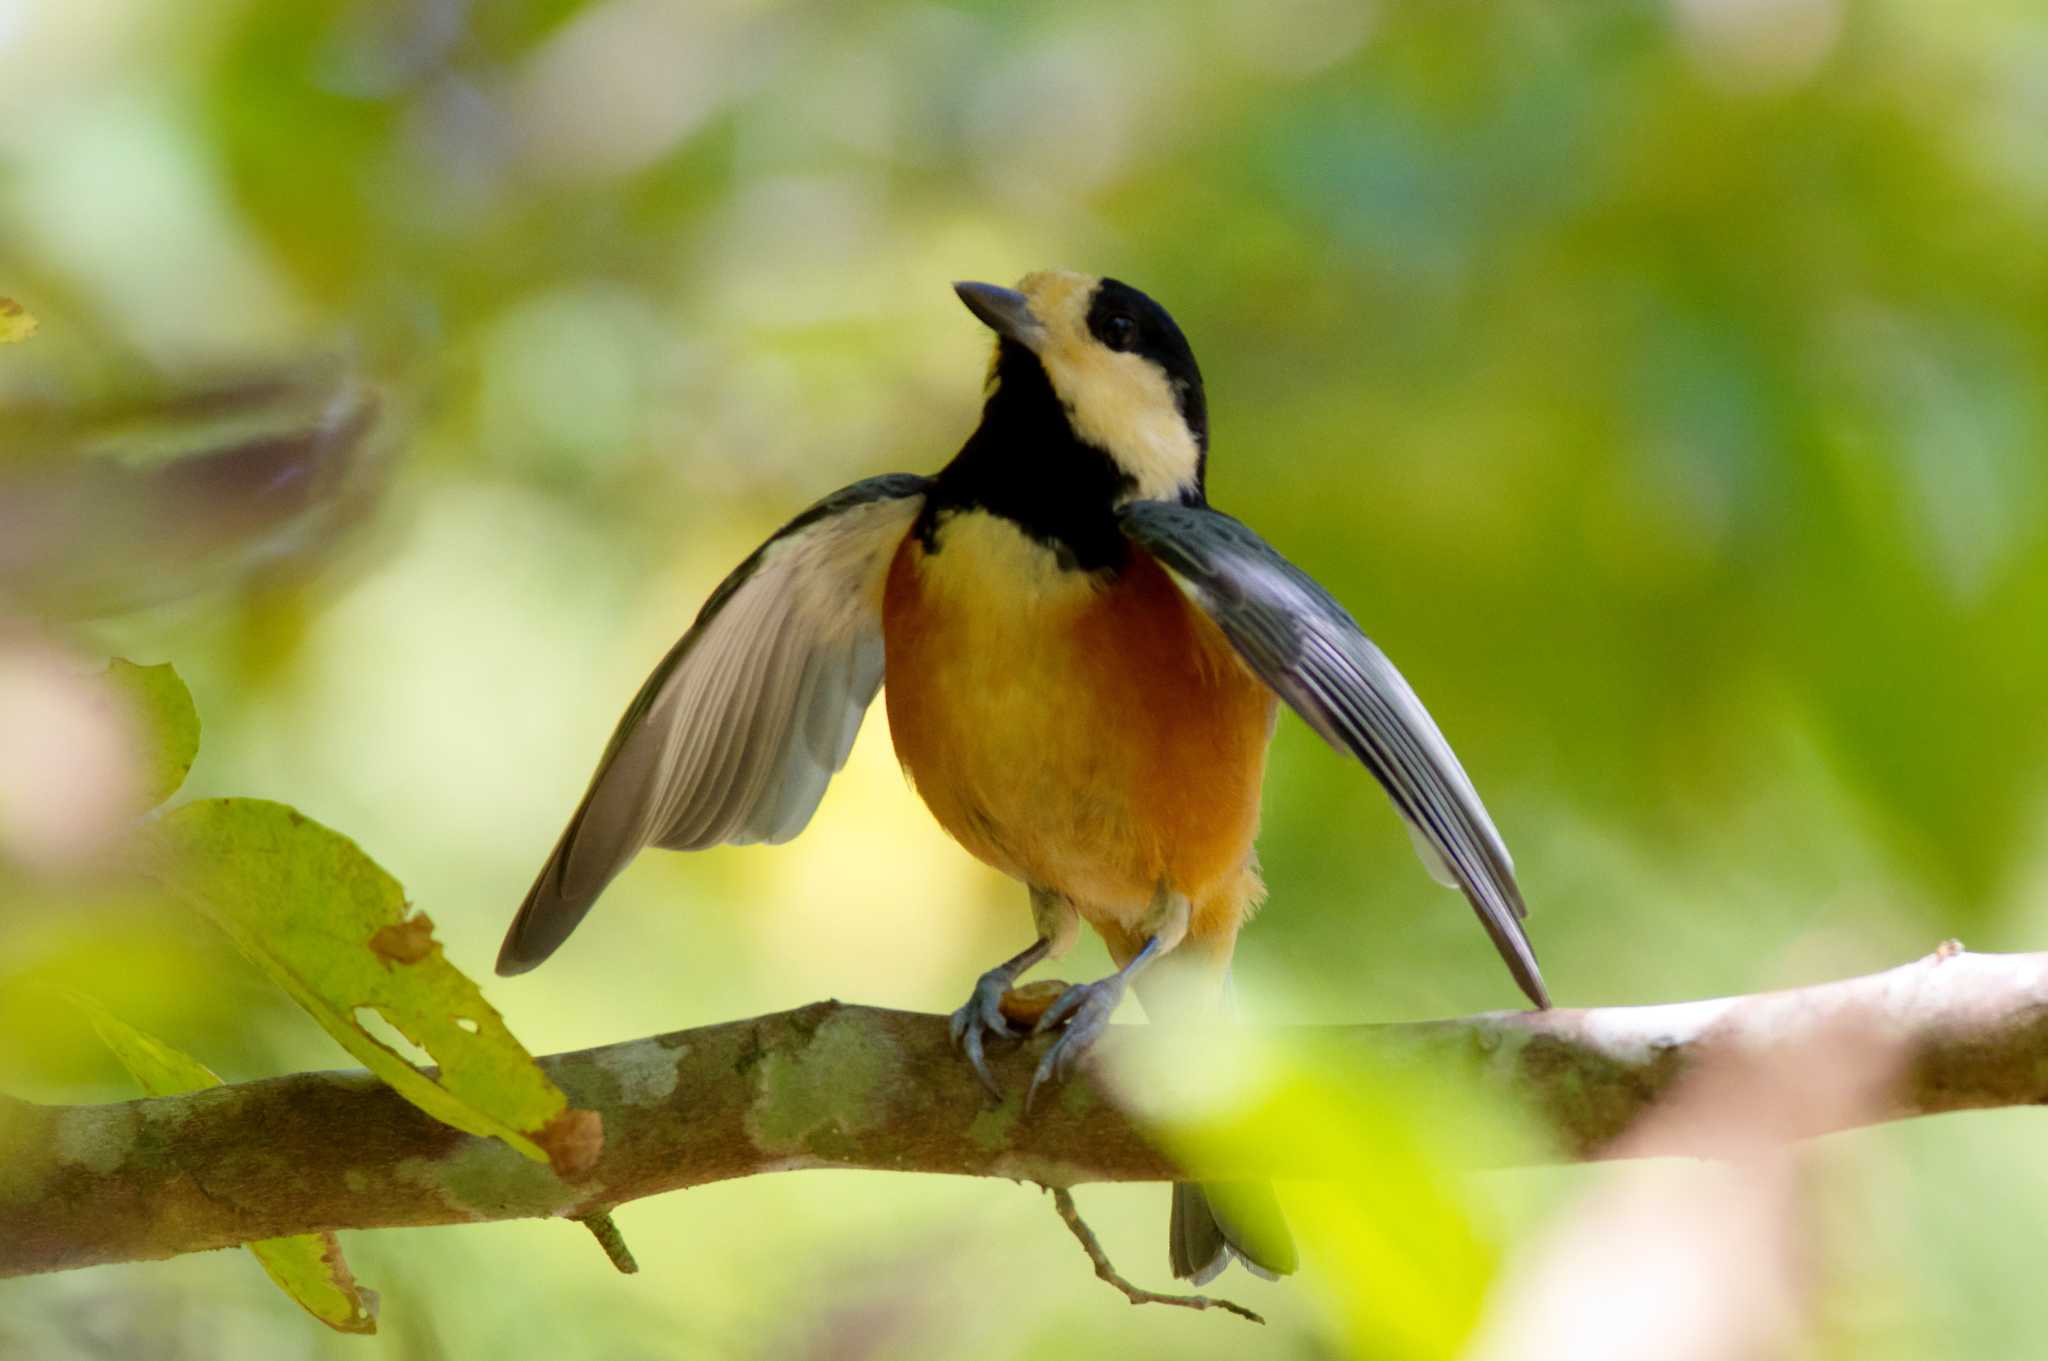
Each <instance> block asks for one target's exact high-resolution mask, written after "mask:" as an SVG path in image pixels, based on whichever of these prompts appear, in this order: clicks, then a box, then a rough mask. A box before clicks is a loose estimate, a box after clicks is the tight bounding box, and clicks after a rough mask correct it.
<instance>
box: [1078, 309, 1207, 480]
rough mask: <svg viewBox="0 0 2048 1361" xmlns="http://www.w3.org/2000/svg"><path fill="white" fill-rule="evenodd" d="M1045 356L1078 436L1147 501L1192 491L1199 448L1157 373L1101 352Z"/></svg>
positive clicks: (1130, 357) (1127, 357)
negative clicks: (1118, 469)
mask: <svg viewBox="0 0 2048 1361" xmlns="http://www.w3.org/2000/svg"><path fill="white" fill-rule="evenodd" d="M1047 350H1048V353H1047V354H1045V355H1044V356H1042V359H1043V361H1044V363H1045V366H1046V372H1047V376H1048V377H1050V378H1051V379H1052V386H1053V391H1054V392H1056V393H1058V394H1059V396H1060V400H1061V401H1063V402H1064V403H1066V407H1067V418H1068V420H1069V421H1070V422H1071V423H1072V424H1073V427H1074V433H1075V434H1076V435H1079V436H1080V437H1081V438H1082V439H1084V440H1086V441H1087V442H1088V443H1090V444H1092V445H1094V446H1096V447H1097V448H1099V449H1105V450H1108V451H1109V453H1110V455H1111V456H1112V457H1113V458H1115V459H1116V461H1117V463H1118V464H1119V465H1121V466H1122V468H1123V470H1124V471H1125V472H1127V473H1129V474H1130V475H1131V478H1132V480H1133V481H1134V482H1135V483H1136V484H1137V485H1136V487H1135V488H1134V490H1135V493H1136V495H1137V496H1138V497H1139V498H1140V499H1143V500H1148V501H1163V500H1171V499H1173V498H1174V497H1175V496H1176V495H1178V494H1179V492H1180V490H1181V489H1182V488H1183V487H1188V486H1192V485H1193V484H1194V481H1195V471H1196V469H1197V468H1198V467H1199V466H1200V464H1201V457H1202V451H1201V447H1200V446H1199V445H1197V444H1196V443H1195V436H1194V432H1193V431H1191V430H1189V429H1188V423H1187V419H1186V418H1185V417H1184V416H1182V415H1181V411H1180V402H1179V399H1178V396H1177V394H1175V392H1174V390H1173V385H1172V383H1170V382H1168V381H1167V377H1166V375H1165V374H1164V373H1163V372H1161V371H1160V369H1159V366H1158V365H1156V364H1154V363H1152V362H1151V361H1150V360H1147V359H1143V358H1140V357H1139V356H1137V355H1134V354H1118V353H1116V352H1114V351H1111V350H1107V349H1103V348H1102V347H1100V346H1090V347H1087V348H1083V347H1081V346H1078V345H1071V344H1070V345H1058V346H1048V347H1047Z"/></svg>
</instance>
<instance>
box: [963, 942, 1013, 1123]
mask: <svg viewBox="0 0 2048 1361" xmlns="http://www.w3.org/2000/svg"><path fill="white" fill-rule="evenodd" d="M1010 981H1011V978H1010V975H1009V973H1007V972H1006V971H1004V970H1003V969H1000V968H997V969H990V970H989V971H988V972H987V973H985V974H983V975H982V976H981V977H980V978H978V979H976V980H975V983H974V991H973V992H972V993H971V994H969V995H968V998H967V1002H966V1004H965V1005H964V1006H962V1007H961V1008H960V1009H959V1010H958V1011H956V1012H954V1013H953V1016H952V1019H951V1020H950V1021H948V1022H947V1027H946V1028H947V1029H948V1030H949V1031H950V1032H951V1033H952V1036H953V1043H954V1044H955V1045H956V1046H958V1047H959V1049H960V1051H961V1052H962V1053H963V1054H965V1055H966V1056H967V1062H968V1064H969V1066H971V1067H972V1068H973V1069H974V1075H975V1076H976V1077H978V1078H980V1079H981V1085H982V1086H983V1087H986V1088H987V1089H988V1093H989V1095H990V1096H993V1097H994V1098H995V1099H996V1100H998V1101H1001V1100H1002V1099H1003V1089H1002V1087H1001V1086H1000V1085H999V1084H998V1083H997V1082H996V1079H995V1074H993V1073H991V1072H989V1070H988V1060H987V1058H986V1057H984V1056H983V1053H982V1046H983V1041H984V1038H985V1037H986V1036H988V1035H991V1034H993V1035H997V1036H1000V1037H1001V1038H1003V1039H1006V1040H1007V1039H1014V1038H1015V1037H1016V1034H1017V1032H1016V1031H1014V1030H1012V1029H1010V1023H1009V1022H1008V1021H1006V1020H1004V1019H1003V994H1004V993H1005V992H1007V991H1009V988H1010Z"/></svg>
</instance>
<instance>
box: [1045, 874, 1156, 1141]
mask: <svg viewBox="0 0 2048 1361" xmlns="http://www.w3.org/2000/svg"><path fill="white" fill-rule="evenodd" d="M1188 912H1189V907H1188V900H1187V896H1186V895H1185V894H1181V893H1175V892H1173V891H1171V890H1169V889H1166V888H1161V889H1160V890H1159V894H1158V896H1157V897H1155V898H1154V899H1153V901H1152V910H1151V911H1150V912H1148V913H1147V914H1146V916H1145V920H1144V921H1143V922H1142V923H1140V925H1139V929H1140V930H1141V931H1143V932H1144V933H1145V944H1144V946H1143V947H1142V948H1141V949H1140V950H1139V951H1138V953H1136V954H1135V955H1132V956H1131V958H1130V961H1129V962H1128V963H1126V964H1125V965H1124V966H1123V967H1122V968H1121V969H1118V970H1117V971H1116V972H1115V973H1113V974H1111V975H1109V977H1107V978H1098V979H1096V980H1095V981H1094V982H1093V983H1076V984H1074V986H1072V987H1071V988H1068V989H1067V990H1066V991H1065V992H1063V993H1061V994H1060V995H1059V997H1058V998H1057V999H1055V1000H1054V1002H1053V1004H1052V1005H1051V1006H1050V1007H1047V1008H1046V1011H1045V1014H1044V1015H1043V1016H1041V1017H1039V1018H1038V1024H1037V1026H1035V1027H1034V1028H1033V1029H1032V1032H1031V1033H1032V1034H1034V1035H1042V1034H1044V1033H1045V1032H1046V1031H1048V1030H1050V1029H1052V1028H1053V1027H1054V1026H1056V1025H1058V1024H1059V1023H1060V1022H1061V1021H1065V1022H1066V1023H1067V1028H1066V1030H1065V1031H1064V1032H1063V1033H1062V1034H1061V1035H1060V1037H1059V1038H1058V1039H1057V1040H1054V1041H1053V1043H1052V1047H1051V1048H1050V1049H1047V1050H1046V1051H1045V1056H1044V1057H1043V1058H1041V1059H1040V1060H1039V1061H1038V1071H1037V1072H1035V1073H1033V1074H1032V1075H1031V1090H1030V1091H1028V1092H1026V1093H1025V1094H1024V1109H1025V1110H1026V1111H1029V1110H1030V1109H1031V1101H1032V1098H1034V1097H1036V1096H1037V1095H1038V1088H1039V1086H1040V1084H1042V1083H1044V1082H1045V1081H1047V1080H1048V1079H1050V1080H1052V1081H1056V1082H1064V1081H1066V1078H1067V1074H1068V1073H1070V1072H1072V1071H1073V1068H1074V1064H1075V1063H1076V1062H1078V1061H1079V1060H1080V1058H1081V1056H1082V1055H1084V1054H1086V1053H1087V1052H1088V1051H1089V1050H1090V1049H1092V1048H1093V1047H1094V1046H1095V1042H1096V1041H1097V1040H1099V1039H1101V1038H1102V1032H1103V1031H1105V1030H1107V1029H1108V1028H1109V1018H1110V1015H1111V1013H1113V1012H1114V1011H1115V1010H1116V1008H1117V1004H1118V1003H1119V1002H1121V1001H1123V1000H1124V990H1125V989H1126V988H1127V987H1129V986H1130V982H1131V979H1132V978H1134V977H1136V976H1137V975H1138V973H1139V972H1140V971H1141V970H1143V969H1144V968H1145V967H1146V966H1147V965H1149V964H1151V963H1152V962H1153V961H1154V960H1156V959H1158V958H1159V957H1160V956H1162V955H1164V954H1166V953H1167V952H1168V951H1170V950H1172V949H1173V948H1174V947H1175V946H1177V945H1179V944H1180V943H1181V941H1182V940H1183V939H1184V938H1185V937H1186V936H1187V933H1188Z"/></svg>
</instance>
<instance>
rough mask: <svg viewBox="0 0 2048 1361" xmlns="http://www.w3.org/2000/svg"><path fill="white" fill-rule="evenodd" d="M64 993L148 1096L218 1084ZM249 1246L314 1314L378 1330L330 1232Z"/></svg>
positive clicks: (186, 1058) (177, 1054)
mask: <svg viewBox="0 0 2048 1361" xmlns="http://www.w3.org/2000/svg"><path fill="white" fill-rule="evenodd" d="M64 996H65V998H66V999H67V1000H68V1001H69V1002H70V1003H71V1005H73V1006H74V1007H76V1008H78V1010H79V1011H80V1012H82V1013H83V1014H84V1015H85V1018H86V1019H87V1020H88V1021H90V1022H92V1028H93V1030H94V1031H95V1032H96V1033H97V1034H98V1035H99V1037H100V1039H101V1040H102V1041H104V1042H105V1044H106V1046H107V1048H108V1049H110V1050H112V1051H113V1054H114V1057H115V1058H116V1059H119V1060H120V1062H121V1066H122V1067H123V1068H126V1069H127V1070H128V1072H129V1074H130V1075H131V1076H132V1077H134V1079H135V1080H136V1081H137V1082H138V1083H140V1084H141V1085H142V1090H143V1091H145V1092H148V1093H149V1094H150V1095H151V1096H170V1095H173V1094H174V1093H177V1092H196V1091H200V1090H203V1089H205V1088H207V1087H218V1086H220V1083H221V1080H220V1075H219V1074H217V1073H215V1072H214V1071H213V1070H212V1069H211V1068H208V1067H207V1066H206V1065H205V1064H203V1063H201V1062H200V1061H199V1060H198V1059H195V1058H193V1057H192V1056H191V1055H190V1054H187V1053H185V1052H184V1051H183V1050H180V1049H175V1048H173V1047H172V1046H170V1045H168V1044H165V1043H164V1042H163V1041H162V1040H160V1039H158V1038H157V1037H156V1036H154V1035H151V1034H148V1033H146V1032H144V1031H141V1030H137V1029H136V1028H135V1027H134V1026H132V1025H129V1024H128V1023H127V1022H126V1021H123V1020H121V1019H120V1018H119V1017H117V1016H115V1015H114V1014H113V1013H112V1012H110V1011H108V1010H107V1009H106V1008H105V1007H103V1006H101V1005H100V1004H99V1003H98V1002H96V1001H94V1000H93V999H92V998H90V997H87V996H85V995H84V994H82V993H76V992H70V991H68V990H67V991H65V993H64ZM247 1247H248V1249H249V1251H250V1252H251V1253H253V1254H254V1255H255V1257H256V1260H257V1261H258V1262H260V1263H262V1264H263V1269H264V1271H266V1272H268V1273H269V1274H270V1279H271V1280H273V1281H275V1282H277V1284H278V1286H279V1288H280V1289H282V1290H283V1291H284V1292H285V1294H287V1295H290V1296H291V1297H292V1298H293V1299H294V1300H296V1301H298V1303H299V1305H300V1306H301V1307H302V1308H303V1309H305V1311H306V1312H307V1313H309V1314H311V1315H312V1316H313V1317H314V1318H317V1319H319V1320H320V1321H321V1322H322V1323H324V1324H326V1325H327V1326H328V1327H330V1328H333V1329H336V1330H337V1331H340V1332H344V1333H374V1332H376V1331H377V1294H376V1292H375V1291H373V1290H366V1289H364V1288H363V1287H362V1286H360V1285H358V1284H357V1283H356V1278H355V1275H354V1273H353V1272H351V1271H350V1270H349V1269H348V1263H347V1262H346V1261H344V1260H343V1259H342V1255H341V1244H340V1243H339V1242H338V1241H336V1239H335V1237H334V1235H333V1234H331V1233H303V1234H297V1235H295V1236H293V1237H290V1238H266V1239H263V1240H262V1241H260V1242H255V1243H250V1244H247Z"/></svg>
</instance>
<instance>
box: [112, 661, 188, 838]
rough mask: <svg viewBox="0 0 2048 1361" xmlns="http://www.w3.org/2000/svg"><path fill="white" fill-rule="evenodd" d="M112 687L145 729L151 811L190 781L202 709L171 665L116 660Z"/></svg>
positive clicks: (146, 792)
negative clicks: (126, 702) (196, 706)
mask: <svg viewBox="0 0 2048 1361" xmlns="http://www.w3.org/2000/svg"><path fill="white" fill-rule="evenodd" d="M107 683H108V684H109V685H111V686H113V687H114V689H115V690H116V691H118V692H119V693H120V694H121V695H122V696H123V697H124V698H125V699H126V700H127V701H128V703H129V705H130V707H131V708H132V709H133V710H134V712H135V718H136V722H137V725H138V726H139V727H140V728H141V730H142V736H141V744H142V745H141V751H140V752H139V756H140V758H141V766H142V777H143V790H142V793H143V796H144V797H145V799H146V800H147V802H146V803H144V805H143V808H144V810H145V811H146V810H148V809H150V808H154V807H156V806H157V805H158V804H160V803H162V802H163V801H164V800H165V799H168V798H169V797H170V796H171V795H173V794H175V793H177V792H178V786H180V785H182V784H184V783H185V776H186V775H187V774H188V773H189V772H190V771H191V769H192V762H193V759H194V758H195V757H197V756H198V755H199V710H198V709H197V708H195V707H194V706H193V703H192V692H191V691H190V690H187V689H186V688H185V682H184V681H183V680H182V679H180V678H179V676H178V672H177V669H176V668H174V667H173V666H172V665H171V664H170V663H169V662H164V663H162V664H161V665H158V666H137V665H136V664H135V663H134V662H130V661H124V660H123V659H121V658H119V657H116V658H115V659H114V660H113V662H112V663H111V664H110V665H109V666H108V667H107Z"/></svg>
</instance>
